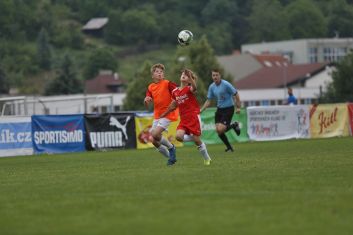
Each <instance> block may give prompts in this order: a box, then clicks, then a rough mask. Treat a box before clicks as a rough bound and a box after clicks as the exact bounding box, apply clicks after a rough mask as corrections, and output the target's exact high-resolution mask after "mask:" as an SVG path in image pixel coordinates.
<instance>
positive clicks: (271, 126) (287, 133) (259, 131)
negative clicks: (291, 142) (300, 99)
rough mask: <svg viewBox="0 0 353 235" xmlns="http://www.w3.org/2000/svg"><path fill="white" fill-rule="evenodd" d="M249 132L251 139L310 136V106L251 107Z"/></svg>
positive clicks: (248, 111) (281, 138)
mask: <svg viewBox="0 0 353 235" xmlns="http://www.w3.org/2000/svg"><path fill="white" fill-rule="evenodd" d="M247 113H248V134H249V138H250V139H251V140H258V141H263V140H284V139H291V138H309V137H310V134H309V130H310V126H309V125H310V123H309V106H304V105H297V106H261V107H260V106H259V107H249V108H248V109H247Z"/></svg>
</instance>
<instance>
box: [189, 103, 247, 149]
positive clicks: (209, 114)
mask: <svg viewBox="0 0 353 235" xmlns="http://www.w3.org/2000/svg"><path fill="white" fill-rule="evenodd" d="M215 112H216V108H208V109H206V110H205V111H204V112H203V113H202V114H201V122H202V136H201V139H202V141H203V142H205V144H221V143H222V140H221V139H220V138H219V137H218V135H217V132H216V125H215V122H214V116H215ZM232 121H237V122H239V125H240V128H241V133H240V136H237V135H236V134H235V132H234V130H232V129H231V130H229V131H228V132H227V133H226V135H227V136H228V139H229V142H231V143H234V142H245V141H248V140H249V137H248V130H247V126H248V125H247V117H246V109H244V108H242V109H241V111H240V114H235V113H234V115H233V119H232ZM185 144H186V145H189V144H190V143H185Z"/></svg>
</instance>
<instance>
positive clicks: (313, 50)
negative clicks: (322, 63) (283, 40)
mask: <svg viewBox="0 0 353 235" xmlns="http://www.w3.org/2000/svg"><path fill="white" fill-rule="evenodd" d="M309 61H310V63H316V62H317V61H318V59H317V47H310V48H309Z"/></svg>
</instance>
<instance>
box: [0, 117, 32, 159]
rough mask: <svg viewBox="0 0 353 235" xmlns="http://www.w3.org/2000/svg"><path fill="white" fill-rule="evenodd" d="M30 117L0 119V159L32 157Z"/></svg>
mask: <svg viewBox="0 0 353 235" xmlns="http://www.w3.org/2000/svg"><path fill="white" fill-rule="evenodd" d="M31 135H32V133H31V118H30V117H1V118H0V157H4V156H18V155H32V154H33V145H32V137H31Z"/></svg>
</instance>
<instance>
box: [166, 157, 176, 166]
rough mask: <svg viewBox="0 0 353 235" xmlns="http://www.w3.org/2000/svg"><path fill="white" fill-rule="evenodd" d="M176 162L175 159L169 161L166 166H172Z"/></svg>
mask: <svg viewBox="0 0 353 235" xmlns="http://www.w3.org/2000/svg"><path fill="white" fill-rule="evenodd" d="M176 162H177V160H176V159H175V160H171V159H169V160H168V161H167V166H172V165H174V164H175V163H176Z"/></svg>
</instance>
